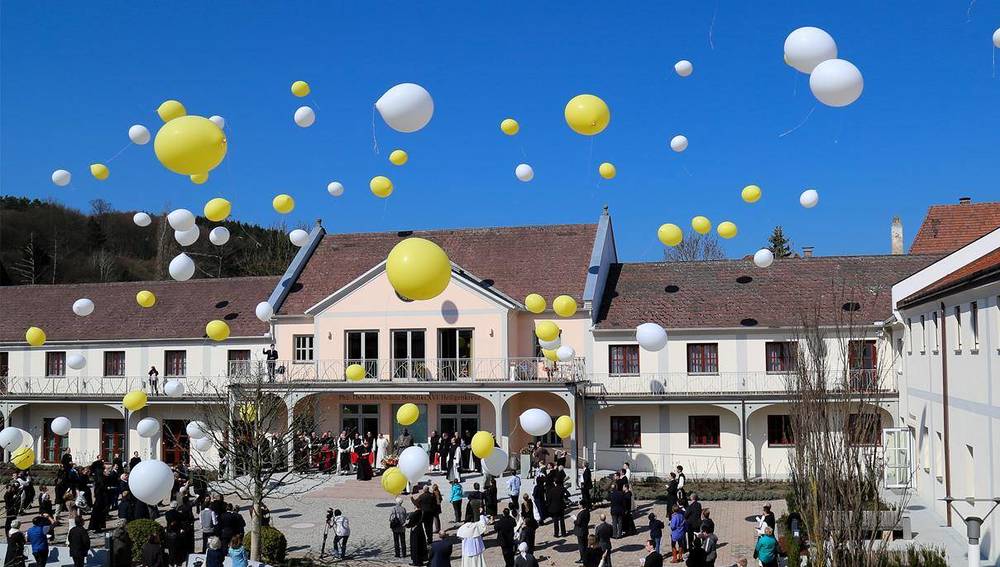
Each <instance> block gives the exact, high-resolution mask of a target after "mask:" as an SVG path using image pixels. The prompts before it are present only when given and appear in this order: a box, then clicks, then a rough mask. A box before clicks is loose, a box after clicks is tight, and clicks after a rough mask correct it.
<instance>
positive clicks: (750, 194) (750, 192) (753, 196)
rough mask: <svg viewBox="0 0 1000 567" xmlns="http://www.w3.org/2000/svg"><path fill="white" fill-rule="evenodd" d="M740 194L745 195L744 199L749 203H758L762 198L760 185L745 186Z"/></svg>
mask: <svg viewBox="0 0 1000 567" xmlns="http://www.w3.org/2000/svg"><path fill="white" fill-rule="evenodd" d="M740 196H741V197H743V200H744V201H746V202H747V203H756V202H757V201H759V200H760V187H757V186H756V185H747V186H746V187H744V188H743V191H742V193H740Z"/></svg>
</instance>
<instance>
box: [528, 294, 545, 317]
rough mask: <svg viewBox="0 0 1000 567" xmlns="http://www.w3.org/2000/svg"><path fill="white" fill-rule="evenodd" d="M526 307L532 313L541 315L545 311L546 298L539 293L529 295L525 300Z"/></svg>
mask: <svg viewBox="0 0 1000 567" xmlns="http://www.w3.org/2000/svg"><path fill="white" fill-rule="evenodd" d="M524 307H525V308H526V309H527V310H528V311H531V312H532V313H541V312H542V311H545V298H544V297H542V296H540V295H538V294H537V293H531V294H528V297H525V298H524Z"/></svg>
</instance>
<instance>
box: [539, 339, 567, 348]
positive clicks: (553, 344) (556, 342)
mask: <svg viewBox="0 0 1000 567" xmlns="http://www.w3.org/2000/svg"><path fill="white" fill-rule="evenodd" d="M538 346H540V347H542V348H543V349H545V350H556V349H558V348H559V347H560V346H562V337H559V336H557V337H556V338H554V339H552V340H551V341H543V340H542V339H538Z"/></svg>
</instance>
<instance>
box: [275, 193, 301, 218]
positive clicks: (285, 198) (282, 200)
mask: <svg viewBox="0 0 1000 567" xmlns="http://www.w3.org/2000/svg"><path fill="white" fill-rule="evenodd" d="M271 206H272V207H274V210H275V211H278V212H279V213H281V214H283V215H287V214H288V213H290V212H292V209H294V208H295V199H293V198H292V196H291V195H285V194H284V193H282V194H281V195H277V196H276V197H275V198H274V199H271Z"/></svg>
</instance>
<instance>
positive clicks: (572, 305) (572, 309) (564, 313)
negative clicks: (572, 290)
mask: <svg viewBox="0 0 1000 567" xmlns="http://www.w3.org/2000/svg"><path fill="white" fill-rule="evenodd" d="M552 310H553V311H555V312H556V315H558V316H560V317H572V316H573V315H576V300H575V299H573V298H572V297H570V296H568V295H560V296H559V297H557V298H555V299H553V300H552Z"/></svg>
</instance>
